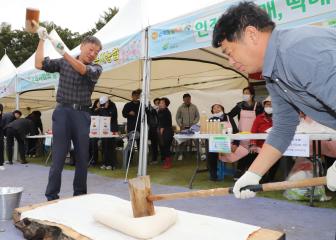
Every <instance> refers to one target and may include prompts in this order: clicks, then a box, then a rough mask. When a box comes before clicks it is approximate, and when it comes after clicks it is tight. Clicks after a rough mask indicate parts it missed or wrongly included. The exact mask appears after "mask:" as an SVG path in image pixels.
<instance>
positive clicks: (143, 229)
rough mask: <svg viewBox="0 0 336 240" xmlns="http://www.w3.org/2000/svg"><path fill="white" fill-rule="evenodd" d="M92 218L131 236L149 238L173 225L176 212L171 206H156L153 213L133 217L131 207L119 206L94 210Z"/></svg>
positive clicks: (175, 219)
mask: <svg viewBox="0 0 336 240" xmlns="http://www.w3.org/2000/svg"><path fill="white" fill-rule="evenodd" d="M93 218H94V219H95V220H96V221H97V222H99V223H101V224H104V225H105V226H108V227H110V228H112V229H114V230H116V231H119V232H121V233H124V234H126V235H129V236H131V237H134V238H138V239H150V238H153V237H155V236H158V235H160V234H161V233H163V232H165V231H166V230H168V229H169V228H170V227H171V226H172V225H174V224H175V223H176V221H177V212H176V210H175V209H173V208H167V207H156V208H155V215H153V216H147V217H139V218H135V217H133V213H132V209H131V207H128V208H127V207H121V208H113V209H107V210H104V211H99V212H96V213H94V214H93Z"/></svg>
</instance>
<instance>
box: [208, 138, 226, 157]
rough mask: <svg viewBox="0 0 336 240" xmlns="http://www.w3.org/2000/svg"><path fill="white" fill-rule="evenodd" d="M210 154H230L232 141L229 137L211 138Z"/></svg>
mask: <svg viewBox="0 0 336 240" xmlns="http://www.w3.org/2000/svg"><path fill="white" fill-rule="evenodd" d="M209 152H220V153H230V152H231V139H230V138H229V137H227V136H210V138H209Z"/></svg>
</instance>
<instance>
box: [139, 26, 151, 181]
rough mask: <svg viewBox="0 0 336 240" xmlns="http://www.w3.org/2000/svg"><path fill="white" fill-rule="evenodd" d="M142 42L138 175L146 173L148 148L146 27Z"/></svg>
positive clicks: (148, 75) (148, 77)
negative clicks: (142, 60)
mask: <svg viewBox="0 0 336 240" xmlns="http://www.w3.org/2000/svg"><path fill="white" fill-rule="evenodd" d="M143 43H144V65H143V77H142V79H143V80H142V94H141V116H140V119H141V121H140V124H141V125H140V127H141V129H140V149H139V165H138V176H145V175H146V173H147V150H148V125H147V116H146V112H145V108H146V107H147V106H148V99H149V81H150V60H149V58H148V29H145V30H144V32H143Z"/></svg>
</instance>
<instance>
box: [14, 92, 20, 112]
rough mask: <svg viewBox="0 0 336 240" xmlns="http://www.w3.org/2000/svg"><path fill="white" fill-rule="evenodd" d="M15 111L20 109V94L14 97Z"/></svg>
mask: <svg viewBox="0 0 336 240" xmlns="http://www.w3.org/2000/svg"><path fill="white" fill-rule="evenodd" d="M15 109H16V110H19V109H20V94H19V93H16V95H15Z"/></svg>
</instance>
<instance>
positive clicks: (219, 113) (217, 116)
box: [207, 104, 238, 181]
mask: <svg viewBox="0 0 336 240" xmlns="http://www.w3.org/2000/svg"><path fill="white" fill-rule="evenodd" d="M211 114H212V115H211V117H210V118H209V120H220V121H221V122H225V125H226V126H225V128H232V132H233V133H237V132H238V128H237V125H236V123H235V121H234V120H233V118H231V117H229V116H228V115H227V114H226V113H225V111H224V107H223V106H222V105H220V104H214V105H212V106H211ZM235 144H237V143H235ZM207 160H208V163H207V164H208V169H209V174H210V180H211V181H217V161H218V153H215V152H209V151H208V157H207Z"/></svg>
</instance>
